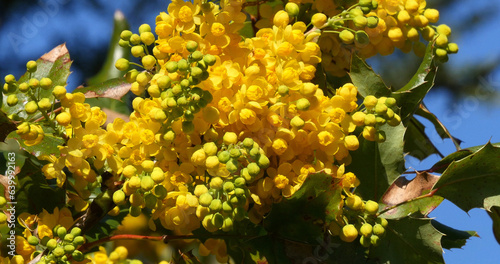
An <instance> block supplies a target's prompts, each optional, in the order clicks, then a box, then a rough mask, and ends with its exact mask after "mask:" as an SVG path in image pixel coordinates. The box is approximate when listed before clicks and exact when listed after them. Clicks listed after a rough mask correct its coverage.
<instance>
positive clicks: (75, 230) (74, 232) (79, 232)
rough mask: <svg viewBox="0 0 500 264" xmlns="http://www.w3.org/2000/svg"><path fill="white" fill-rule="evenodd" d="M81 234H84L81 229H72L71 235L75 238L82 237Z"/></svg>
mask: <svg viewBox="0 0 500 264" xmlns="http://www.w3.org/2000/svg"><path fill="white" fill-rule="evenodd" d="M81 233H82V229H80V228H79V227H73V228H71V231H70V234H72V235H73V236H74V237H75V238H76V237H78V236H80V234H81Z"/></svg>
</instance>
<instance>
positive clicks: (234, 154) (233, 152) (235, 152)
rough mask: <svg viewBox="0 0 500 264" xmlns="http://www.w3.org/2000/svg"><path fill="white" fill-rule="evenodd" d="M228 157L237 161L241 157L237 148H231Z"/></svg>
mask: <svg viewBox="0 0 500 264" xmlns="http://www.w3.org/2000/svg"><path fill="white" fill-rule="evenodd" d="M229 155H230V156H231V158H233V159H237V158H239V157H240V156H241V151H240V150H239V149H237V148H233V149H231V150H229Z"/></svg>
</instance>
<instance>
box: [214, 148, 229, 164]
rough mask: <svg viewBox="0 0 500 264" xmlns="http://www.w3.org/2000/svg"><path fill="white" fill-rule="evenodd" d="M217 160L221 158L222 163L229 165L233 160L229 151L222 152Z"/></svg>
mask: <svg viewBox="0 0 500 264" xmlns="http://www.w3.org/2000/svg"><path fill="white" fill-rule="evenodd" d="M217 158H219V162H220V163H224V164H225V163H227V162H228V161H229V159H231V154H230V153H229V151H226V150H225V151H221V152H219V153H218V154H217Z"/></svg>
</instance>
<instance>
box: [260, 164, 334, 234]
mask: <svg viewBox="0 0 500 264" xmlns="http://www.w3.org/2000/svg"><path fill="white" fill-rule="evenodd" d="M333 180H334V179H333V178H332V176H330V175H327V174H325V173H316V174H312V175H309V176H308V177H307V179H306V180H305V181H304V184H303V185H302V186H301V187H300V189H299V190H297V191H296V192H295V193H294V194H293V195H292V196H291V197H290V198H284V199H283V201H281V202H280V203H278V204H275V205H273V209H272V210H271V212H270V213H269V215H268V216H267V217H266V218H265V219H264V227H265V228H266V230H268V231H269V232H271V231H272V232H275V233H274V234H276V235H278V236H280V237H283V238H286V239H290V240H294V241H301V242H307V243H316V239H317V238H318V237H321V236H322V234H323V229H322V227H321V226H320V225H316V224H315V222H316V221H317V220H325V219H326V221H332V220H333V219H334V218H335V216H336V214H337V212H338V211H339V210H340V201H341V195H340V194H341V189H342V188H340V186H339V185H338V183H334V182H333Z"/></svg>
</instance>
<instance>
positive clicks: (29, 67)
mask: <svg viewBox="0 0 500 264" xmlns="http://www.w3.org/2000/svg"><path fill="white" fill-rule="evenodd" d="M36 68H37V65H36V61H28V63H26V69H27V70H28V71H29V72H36Z"/></svg>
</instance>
